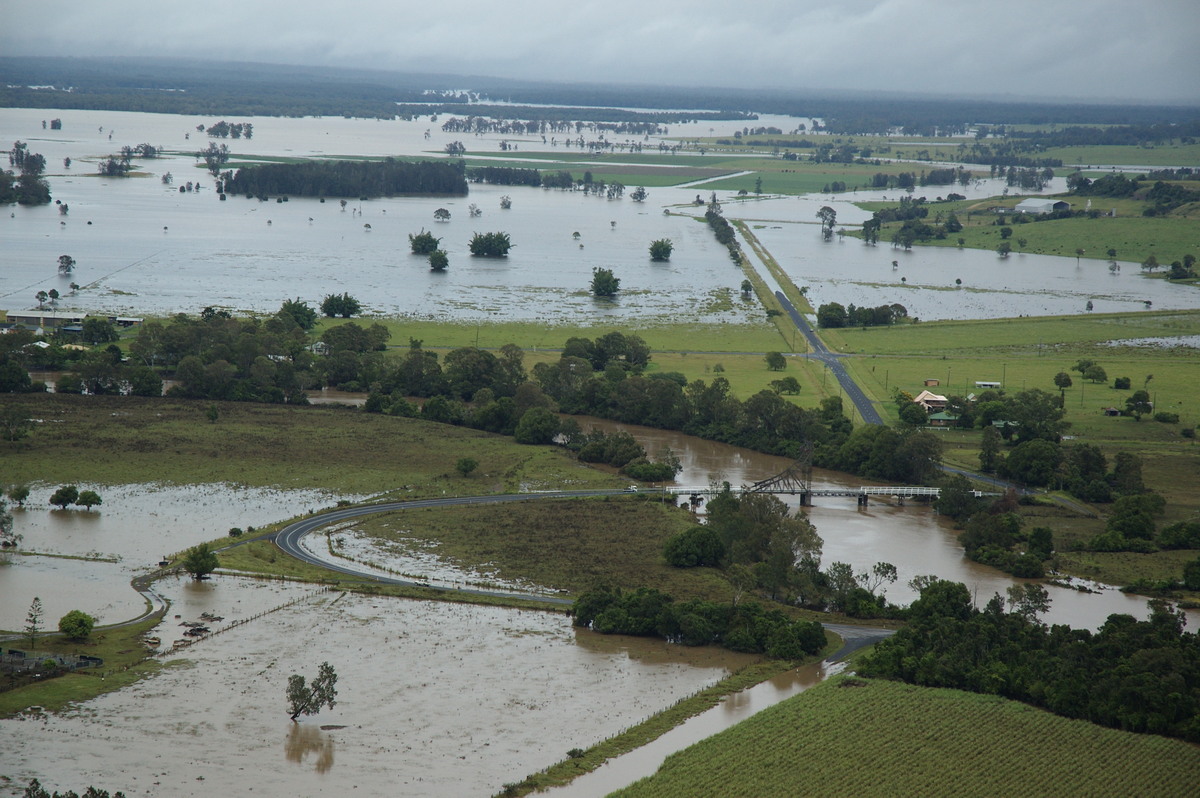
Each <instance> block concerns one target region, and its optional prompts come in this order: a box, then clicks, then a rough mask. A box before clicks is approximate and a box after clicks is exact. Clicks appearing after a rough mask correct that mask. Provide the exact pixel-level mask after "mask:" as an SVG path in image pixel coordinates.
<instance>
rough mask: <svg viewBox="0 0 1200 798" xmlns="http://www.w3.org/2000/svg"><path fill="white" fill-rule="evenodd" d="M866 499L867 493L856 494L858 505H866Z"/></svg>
mask: <svg viewBox="0 0 1200 798" xmlns="http://www.w3.org/2000/svg"><path fill="white" fill-rule="evenodd" d="M868 501H869V500H868V499H867V494H865V493H860V494H858V506H859V507H866V506H867V503H868Z"/></svg>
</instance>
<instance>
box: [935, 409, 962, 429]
mask: <svg viewBox="0 0 1200 798" xmlns="http://www.w3.org/2000/svg"><path fill="white" fill-rule="evenodd" d="M957 424H958V416H956V415H954V414H953V413H947V412H945V411H944V410H943V411H942V412H940V413H934V414H933V415H931V416H930V417H929V426H931V427H953V426H956V425H957Z"/></svg>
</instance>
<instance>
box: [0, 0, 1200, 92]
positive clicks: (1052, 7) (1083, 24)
mask: <svg viewBox="0 0 1200 798" xmlns="http://www.w3.org/2000/svg"><path fill="white" fill-rule="evenodd" d="M16 10H17V9H16V7H15V6H14V5H10V7H9V11H10V13H7V14H5V15H4V21H3V23H2V24H0V53H5V54H9V55H145V56H151V55H154V56H186V57H201V58H212V59H220V60H239V61H269V62H275V63H285V64H319V65H330V66H354V67H368V68H379V69H397V70H403V71H429V72H450V73H455V74H476V75H494V76H497V77H513V78H530V79H542V80H554V81H588V82H596V81H599V82H613V83H662V84H670V85H684V86H692V85H701V86H703V85H710V86H711V85H720V86H732V87H758V86H761V87H770V88H779V87H784V88H796V89H809V90H812V89H820V90H841V89H861V90H901V91H908V92H921V93H934V94H943V93H951V94H959V95H962V94H967V95H971V96H977V97H990V98H995V99H1001V98H1003V97H1005V96H1010V97H1042V98H1072V99H1086V100H1096V99H1118V100H1143V101H1183V102H1188V103H1196V102H1200V44H1198V43H1200V0H820V2H818V1H817V0H749V2H736V1H735V0H606V2H586V0H582V1H581V0H574V1H572V0H508V2H505V0H427V1H426V2H415V1H414V0H391V1H390V2H389V1H388V0H376V1H375V2H371V1H370V0H236V1H235V0H187V2H180V1H179V0H120V2H117V1H116V0H54V2H52V3H48V4H43V5H37V4H35V5H27V6H24V7H23V10H21V11H20V12H19V13H13V12H16Z"/></svg>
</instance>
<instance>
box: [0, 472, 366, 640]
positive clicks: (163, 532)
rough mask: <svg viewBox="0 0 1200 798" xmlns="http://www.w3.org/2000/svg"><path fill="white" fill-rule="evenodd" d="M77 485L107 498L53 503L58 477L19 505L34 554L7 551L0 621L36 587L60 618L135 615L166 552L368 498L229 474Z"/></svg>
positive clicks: (10, 623)
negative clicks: (138, 587) (87, 504)
mask: <svg viewBox="0 0 1200 798" xmlns="http://www.w3.org/2000/svg"><path fill="white" fill-rule="evenodd" d="M79 487H80V489H81V490H88V489H91V490H95V491H96V492H97V493H99V494H100V497H101V498H102V499H103V500H104V503H103V504H102V505H100V506H98V507H96V508H93V509H92V510H84V509H82V508H79V507H74V508H72V509H69V510H58V509H53V508H52V507H51V505H50V503H49V498H50V494H51V493H53V492H54V490H55V489H56V488H57V486H49V485H34V486H32V490H31V492H30V495H29V499H28V500H27V501H26V502H25V508H24V509H22V508H18V507H13V508H12V514H13V530H14V531H15V532H16V533H17V534H19V535H22V536H23V540H22V541H21V545H20V549H21V551H22V552H27V553H28V554H13V555H8V556H7V560H8V565H0V597H3V598H4V600H3V601H0V629H10V630H15V629H20V628H22V627H23V626H24V623H25V613H26V611H27V610H28V608H29V604H30V602H31V601H33V598H34V596H37V597H39V598H41V600H42V605H43V607H44V609H45V618H47V619H55V622H57V619H58V618H61V617H62V616H63V615H65V614H66V613H67V612H69V611H71V610H73V609H80V610H83V611H84V612H87V613H88V614H90V615H93V616H95V617H97V618H98V619H99V620H100V622H101V623H116V622H118V621H123V620H127V619H129V618H132V617H134V616H136V615H138V614H139V613H140V612H141V611H142V608H143V601H142V599H141V597H140V596H138V594H137V593H135V592H134V591H133V590H132V589H131V588H130V587H129V580H130V579H132V578H133V577H134V576H137V575H138V574H142V573H145V572H147V571H149V570H152V569H153V568H154V566H155V564H156V563H157V562H158V561H159V560H160V559H162V557H163V556H164V555H169V554H173V553H175V552H179V551H182V550H183V549H186V548H188V547H190V546H194V545H196V543H198V542H200V541H203V540H212V539H214V538H220V537H221V536H223V535H227V534H228V532H229V530H230V528H232V527H235V526H236V527H240V528H242V529H245V528H246V527H248V526H255V527H258V526H263V525H264V524H269V523H272V522H274V521H279V520H282V519H284V518H290V517H292V516H294V515H302V514H304V513H306V512H308V511H309V510H311V509H321V508H325V507H329V506H330V505H333V504H335V503H336V501H337V499H340V498H345V499H348V500H352V501H356V500H361V499H363V498H365V497H363V496H345V497H343V496H336V497H335V496H333V495H331V494H329V493H328V492H326V491H316V490H278V489H274V488H246V487H237V486H234V485H225V484H217V485H80V486H79ZM38 554H54V555H62V557H45V556H37V555H38ZM63 557H81V558H88V559H87V560H81V559H64V558H63ZM4 558H5V555H0V560H2V559H4ZM47 585H53V589H52V590H51V589H48V588H47Z"/></svg>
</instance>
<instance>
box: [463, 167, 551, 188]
mask: <svg viewBox="0 0 1200 798" xmlns="http://www.w3.org/2000/svg"><path fill="white" fill-rule="evenodd" d="M467 179H468V180H470V181H471V182H472V183H492V184H495V185H500V186H540V185H542V175H541V173H540V172H539V171H538V170H537V169H520V168H516V167H511V166H477V167H473V168H471V169H468V170H467Z"/></svg>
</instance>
